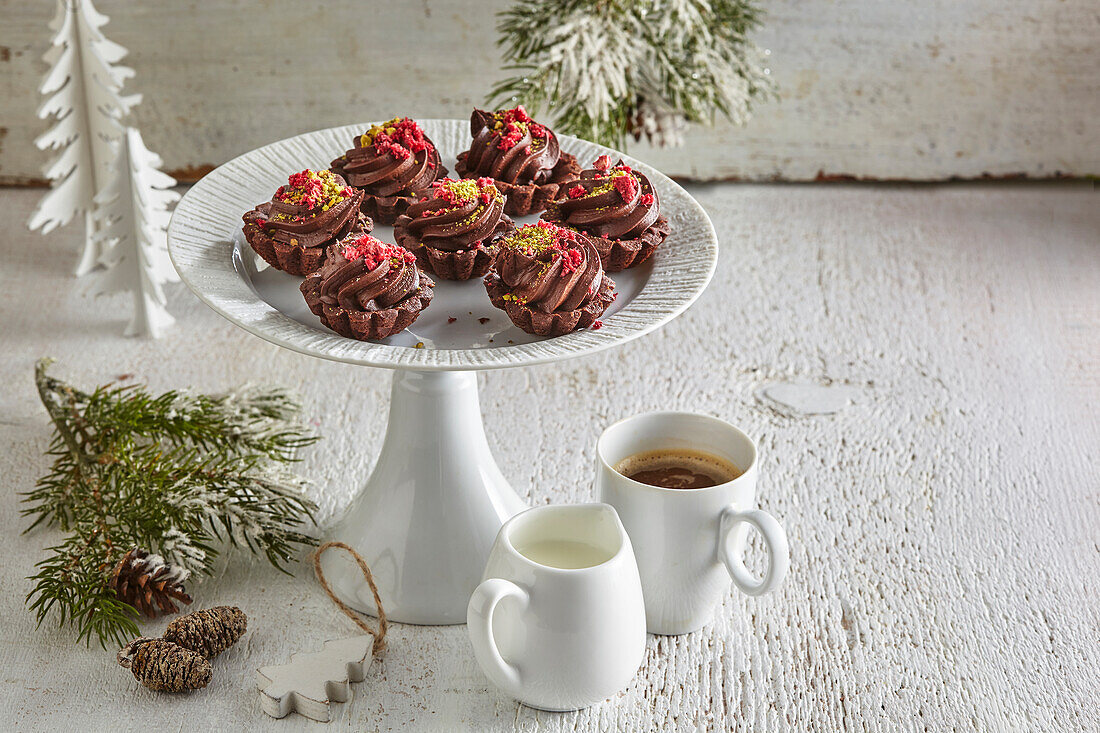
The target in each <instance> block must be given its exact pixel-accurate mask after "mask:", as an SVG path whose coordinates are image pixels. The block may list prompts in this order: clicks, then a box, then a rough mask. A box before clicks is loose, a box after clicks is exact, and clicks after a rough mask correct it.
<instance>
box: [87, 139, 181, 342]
mask: <svg viewBox="0 0 1100 733" xmlns="http://www.w3.org/2000/svg"><path fill="white" fill-rule="evenodd" d="M117 149H118V153H117V155H116V157H115V163H114V165H113V175H112V178H111V181H110V182H109V183H108V184H107V186H106V187H104V189H103V190H102V191H100V192H99V194H97V195H96V197H95V203H96V216H97V224H98V227H97V230H96V233H95V234H94V236H93V240H94V244H95V246H96V247H97V248H98V249H100V250H102V252H103V254H102V255H101V256H100V258H99V262H100V264H102V265H104V266H105V267H107V268H108V269H107V272H105V273H103V275H102V276H101V277H102V280H101V281H100V282H99V283H97V288H96V292H97V293H104V294H106V293H118V292H129V293H132V294H133V296H134V314H133V317H132V318H131V319H130V323H129V325H128V326H127V327H126V335H127V336H140V335H149V336H152V337H153V338H159V337H160V336H161V335H162V334H163V333H164V331H165V330H166V329H167V328H168V327H169V326H171V325H172V324H173V323H174V322H175V319H174V318H172V316H171V315H170V314H169V313H168V311H167V310H166V309H165V305H166V303H167V301H166V299H165V297H164V287H163V285H164V283H166V282H179V276H178V275H177V274H176V270H175V268H174V267H172V261H171V260H170V259H169V258H168V243H167V239H166V236H165V229H166V228H167V226H168V219H169V218H170V216H169V208H170V207H171V205H172V204H173V203H175V202H176V201H177V200H179V194H177V193H176V192H175V191H172V190H171V188H172V186H174V185H176V181H175V179H174V178H172V177H171V176H169V175H166V174H164V173H162V172H160V170H158V168H159V166H160V165H161V159H160V156H158V155H157V154H156V153H153V152H150V151H149V150H148V149H147V148H146V147H145V143H144V142H143V141H142V139H141V133H139V132H138V131H137V130H135V129H134V128H132V127H127V128H126V129H125V131H124V133H123V136H122V140H120V141H119V143H118V144H117Z"/></svg>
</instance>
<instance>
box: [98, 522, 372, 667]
mask: <svg viewBox="0 0 1100 733" xmlns="http://www.w3.org/2000/svg"><path fill="white" fill-rule="evenodd" d="M333 547H336V548H339V549H341V550H344V551H345V552H347V553H348V554H349V555H351V556H352V558H353V559H354V560H355V562H356V564H357V565H358V566H359V569H360V570H362V571H363V577H364V578H365V579H366V581H367V585H368V586H370V590H371V593H373V594H374V606H375V608H377V609H378V628H377V629H372V628H371V627H370V625H368V624H367V622H366V621H364V620H363V619H361V618H360V617H359V614H357V613H356V612H355V611H354V610H353V609H352V608H351V607H350V606H348V604H346V603H344V602H343V601H341V600H340V599H339V598H337V597H336V593H334V592H333V590H332V587H331V586H330V585H329V584H328V580H327V579H326V578H325V573H324V571H322V570H321V555H322V554H324V552H325V551H326V550H329V549H331V548H333ZM313 572H314V573H315V574H316V575H317V582H319V583H320V584H321V587H322V588H324V589H325V593H327V594H328V597H329V598H331V599H332V602H333V603H335V604H336V605H337V606H338V607H339V608H340V610H341V611H343V612H344V615H345V616H347V617H348V618H350V619H351V620H352V621H353V622H354V623H355V625H356V626H358V627H359V628H360V629H362V630H363V631H365V632H367V633H368V634H370V635H371V636H373V637H374V653H375V654H378V653H379V652H381V651H382V650H383V649H385V648H386V628H387V624H386V611H385V609H383V608H382V599H381V598H379V597H378V586H377V585H375V584H374V576H373V575H372V574H371V571H370V568H369V567H368V566H367V561H366V560H364V559H363V556H362V555H360V554H359V553H358V552H356V551H355V549H354V548H352V547H351V546H350V545H347V544H345V543H343V542H326V543H325V544H323V545H321V546H320V547H318V548H317V552H315V553H313ZM139 641H140V640H139ZM121 653H122V652H119V654H121Z"/></svg>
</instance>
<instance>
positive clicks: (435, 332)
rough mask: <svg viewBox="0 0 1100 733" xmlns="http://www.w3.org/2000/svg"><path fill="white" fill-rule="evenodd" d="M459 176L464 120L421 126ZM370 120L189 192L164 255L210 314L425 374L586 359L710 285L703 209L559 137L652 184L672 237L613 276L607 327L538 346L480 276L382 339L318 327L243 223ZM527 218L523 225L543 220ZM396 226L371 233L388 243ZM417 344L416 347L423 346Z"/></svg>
mask: <svg viewBox="0 0 1100 733" xmlns="http://www.w3.org/2000/svg"><path fill="white" fill-rule="evenodd" d="M418 122H419V123H420V125H421V127H422V128H423V129H424V131H425V133H427V135H428V136H429V137H430V138H431V139H432V140H433V141H434V142H435V144H436V145H437V146H438V148H439V153H440V156H441V157H442V159H443V165H445V166H446V167H447V169H448V170H449V171H451V172H452V174H453V171H454V163H455V156H456V155H458V153H460V152H462V151H463V150H465V149H466V148H467V147H468V146H469V142H470V126H469V123H468V122H466V121H463V120H418ZM370 124H371V123H361V124H356V125H347V126H344V127H333V128H329V129H327V130H318V131H317V132H310V133H306V134H304V135H298V136H297V137H292V138H288V139H286V140H281V141H279V142H276V143H272V144H270V145H265V146H263V147H262V148H257V149H256V150H253V151H252V152H249V153H245V154H244V155H241V156H240V157H237V158H234V159H233V160H231V161H229V162H228V163H226V164H224V165H222V166H219V167H218V168H216V169H215V170H213V171H212V172H210V173H209V174H207V175H206V176H204V177H203V178H202V180H200V181H199V182H198V183H196V184H195V185H194V186H192V187H191V189H190V190H189V191H188V192H187V193H186V194H185V195H184V197H183V199H182V200H181V201H180V202H179V205H178V206H176V210H175V213H174V214H173V215H172V221H171V223H170V224H169V226H168V251H169V253H170V254H171V257H172V262H173V263H174V264H175V266H176V270H177V271H178V272H179V274H180V277H181V278H182V280H183V281H184V282H185V283H187V285H188V287H190V288H191V290H193V291H194V292H195V294H196V295H197V296H198V297H199V298H200V299H201V300H202V301H203V302H204V303H206V304H207V305H209V306H210V307H211V308H213V309H214V310H215V311H217V312H218V313H220V314H221V315H222V316H224V317H225V318H227V319H229V320H230V321H232V322H233V323H235V324H237V325H238V326H240V327H241V328H243V329H245V330H246V331H248V332H250V333H253V334H255V335H257V336H259V337H260V338H263V339H266V340H267V341H270V342H272V343H275V344H278V345H279V346H284V347H286V348H289V349H294V350H295V351H300V352H302V353H304V354H311V355H313V356H319V357H322V358H325V359H333V360H335V361H343V362H349V363H352V364H364V365H368V366H378V367H390V368H396V369H418V370H426V371H431V370H469V369H498V368H502V367H511V366H523V365H526V364H539V363H543V362H548V361H555V360H558V359H564V358H568V357H573V356H581V355H583V354H589V353H592V352H595V351H599V350H601V349H606V348H608V347H610V346H614V345H615V344H618V343H622V342H624V341H627V340H629V339H632V338H637V337H639V336H642V335H643V334H646V333H649V332H650V331H653V330H654V329H656V328H658V327H660V326H661V325H663V324H665V323H667V322H668V321H670V320H672V319H673V318H675V317H676V316H678V315H679V314H680V313H682V312H683V311H684V310H685V309H686V308H687V307H688V306H689V305H691V303H692V302H693V301H694V300H695V299H696V298H698V297H699V295H700V294H701V293H702V292H703V289H704V288H706V286H707V283H708V282H710V278H711V276H712V275H713V274H714V268H715V265H716V263H717V261H718V239H717V237H716V236H715V233H714V226H713V225H712V224H711V222H710V218H709V217H708V216H707V214H706V212H705V211H703V208H702V207H701V206H700V205H699V203H698V202H697V201H695V199H693V198H692V197H691V196H690V195H688V193H687V192H686V191H685V190H684V189H683V188H681V187H680V186H678V185H677V184H676V183H675V182H673V181H672V180H671V179H669V178H668V177H667V176H665V175H664V174H662V173H659V172H658V171H656V170H654V169H653V168H651V167H650V166H648V165H645V164H644V163H639V162H638V161H636V160H634V159H633V158H630V157H628V156H625V155H622V154H620V153H618V152H616V151H614V150H611V149H610V148H605V147H603V146H602V145H596V144H595V143H590V142H588V141H586V140H580V139H577V138H574V137H571V136H569V135H559V136H558V139H559V142H560V144H561V147H562V149H563V150H565V151H567V152H570V153H572V154H573V155H575V156H577V159H578V160H579V161H580V163H581V164H582V166H584V167H588V166H589V164H591V162H592V161H593V160H595V159H596V157H597V156H599V155H603V154H605V153H606V154H609V155H611V156H612V160H617V159H618V158H619V157H621V158H622V159H623V160H624V161H625V162H626V163H627V164H628V165H630V166H632V167H634V168H637V169H638V170H640V171H642V172H644V173H645V174H646V175H647V176H649V180H650V182H651V183H652V184H653V187H654V188H655V189H656V190H657V193H658V195H659V197H660V201H661V212H662V213H663V214H664V215H665V216H666V217H668V219H669V221H670V223H671V226H672V233H671V234H670V235H669V237H668V239H666V240H665V242H664V243H663V244H662V245H661V246H660V247H659V248H658V249H657V252H656V253H655V254H654V255H653V257H652V258H651V259H650V261H649V262H647V263H645V264H644V265H642V266H640V267H636V268H633V269H631V270H627V271H624V272H618V273H615V274H614V275H612V276H611V277H612V278H613V279H614V280H615V283H616V285H617V291H618V293H619V296H618V298H617V299H616V300H615V302H614V303H612V304H611V307H610V308H608V310H607V312H606V313H605V314H604V316H603V318H602V321H603V327H602V328H600V329H587V330H584V331H577V332H574V333H570V334H567V335H565V336H558V337H555V338H543V337H540V336H531V335H529V334H527V333H524V332H523V331H521V330H520V329H518V328H516V327H515V326H513V325H512V322H511V321H510V320H509V319H508V316H507V315H506V314H505V313H504V311H501V310H498V309H496V308H494V307H493V305H492V304H491V303H490V302H489V297H488V295H486V293H485V286H484V285H483V284H482V282H481V280H480V279H475V280H471V281H468V282H449V281H447V280H441V279H438V278H436V282H437V285H436V288H435V297H434V298H433V299H432V302H431V304H430V305H429V306H428V308H427V309H425V311H424V312H423V313H422V314H421V316H420V318H418V319H417V321H416V322H415V323H413V325H412V326H411V327H410V328H409V329H407V330H406V331H403V332H401V333H399V334H395V335H393V336H391V337H389V338H387V339H383V340H380V341H356V340H354V339H348V338H344V337H343V336H340V335H338V334H336V333H334V332H332V331H329V330H328V329H327V328H325V327H324V326H322V325H321V322H320V321H319V320H318V319H317V317H316V316H314V315H313V314H312V313H311V312H310V311H309V308H307V307H306V304H305V300H304V299H303V298H302V294H301V292H300V291H299V290H298V286H299V284H300V283H301V281H302V279H301V278H298V277H293V276H291V275H287V274H286V273H283V272H278V271H276V270H274V269H272V268H270V267H267V265H266V264H265V263H264V262H263V261H262V260H261V259H260V258H259V257H258V256H256V254H255V253H254V252H253V251H252V249H251V248H250V247H249V246H248V243H247V242H245V240H244V236H243V234H242V232H241V225H242V221H241V216H242V215H243V214H244V213H245V212H246V211H248V210H250V209H252V208H253V207H255V206H256V205H257V204H259V203H262V202H264V201H268V200H270V198H271V194H272V193H273V192H274V191H275V189H276V188H278V187H279V186H280V185H281V184H284V183H286V179H287V176H288V175H289V174H291V173H294V172H295V171H299V170H302V169H304V168H313V169H318V168H327V167H328V165H329V163H330V162H331V161H332V160H333V159H334V158H336V157H337V156H339V155H341V154H343V152H344V151H345V150H347V149H348V148H349V147H351V144H352V138H353V137H354V136H355V135H358V134H361V133H362V132H363V131H364V130H366V129H367V128H368V127H370ZM537 218H538V217H537V216H530V217H521V218H519V219H518V220H517V223H525V222H528V221H536V220H537ZM392 232H393V230H392V228H391V227H386V226H375V229H374V231H373V232H372V233H373V234H374V236H376V237H378V238H379V239H381V240H383V241H388V242H392V241H393V236H392ZM418 345H419V346H418Z"/></svg>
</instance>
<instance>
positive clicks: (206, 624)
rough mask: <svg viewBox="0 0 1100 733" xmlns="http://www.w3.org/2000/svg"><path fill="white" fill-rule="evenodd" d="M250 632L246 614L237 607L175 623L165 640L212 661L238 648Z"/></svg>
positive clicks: (219, 608)
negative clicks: (239, 642) (247, 632)
mask: <svg viewBox="0 0 1100 733" xmlns="http://www.w3.org/2000/svg"><path fill="white" fill-rule="evenodd" d="M247 628H248V617H247V616H245V615H244V611H242V610H241V609H239V608H237V607H236V606H215V607H214V608H207V609H204V610H202V611H192V612H191V613H189V614H187V615H186V616H180V617H179V618H177V619H175V620H174V621H172V623H170V624H168V628H167V629H165V631H164V637H163V638H164V640H165V641H170V642H172V643H174V644H179V645H180V646H181V647H183V648H184V649H190V650H191V651H193V652H195V653H196V654H201V655H202V656H204V657H206V658H207V659H211V658H213V657H216V656H217V655H219V654H221V653H222V652H224V651H225V650H226V649H228V648H229V647H231V646H233V645H234V644H236V643H237V639H240V638H241V636H242V635H244V632H245V630H246V629H247Z"/></svg>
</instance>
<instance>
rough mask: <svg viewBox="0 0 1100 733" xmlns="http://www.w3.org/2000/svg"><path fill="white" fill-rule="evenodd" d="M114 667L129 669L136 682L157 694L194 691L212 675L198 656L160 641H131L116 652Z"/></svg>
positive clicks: (208, 663)
mask: <svg viewBox="0 0 1100 733" xmlns="http://www.w3.org/2000/svg"><path fill="white" fill-rule="evenodd" d="M118 663H119V664H121V665H122V666H123V667H129V669H130V671H131V672H133V674H134V679H136V680H137V681H138V682H140V683H141V684H143V685H145V686H146V687H148V688H149V689H150V690H158V691H160V692H187V691H188V690H197V689H199V688H201V687H206V685H207V684H209V682H210V677H211V676H212V675H213V669H212V668H211V666H210V662H209V661H207V660H206V659H204V658H203V657H202V656H201V655H199V654H196V653H195V652H193V651H190V650H189V649H184V648H183V647H181V646H178V645H176V644H172V643H170V642H167V641H163V640H162V639H148V638H141V639H134V640H133V641H131V642H130V643H129V644H127V645H126V646H124V647H123V648H122V650H121V651H119V653H118Z"/></svg>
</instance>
